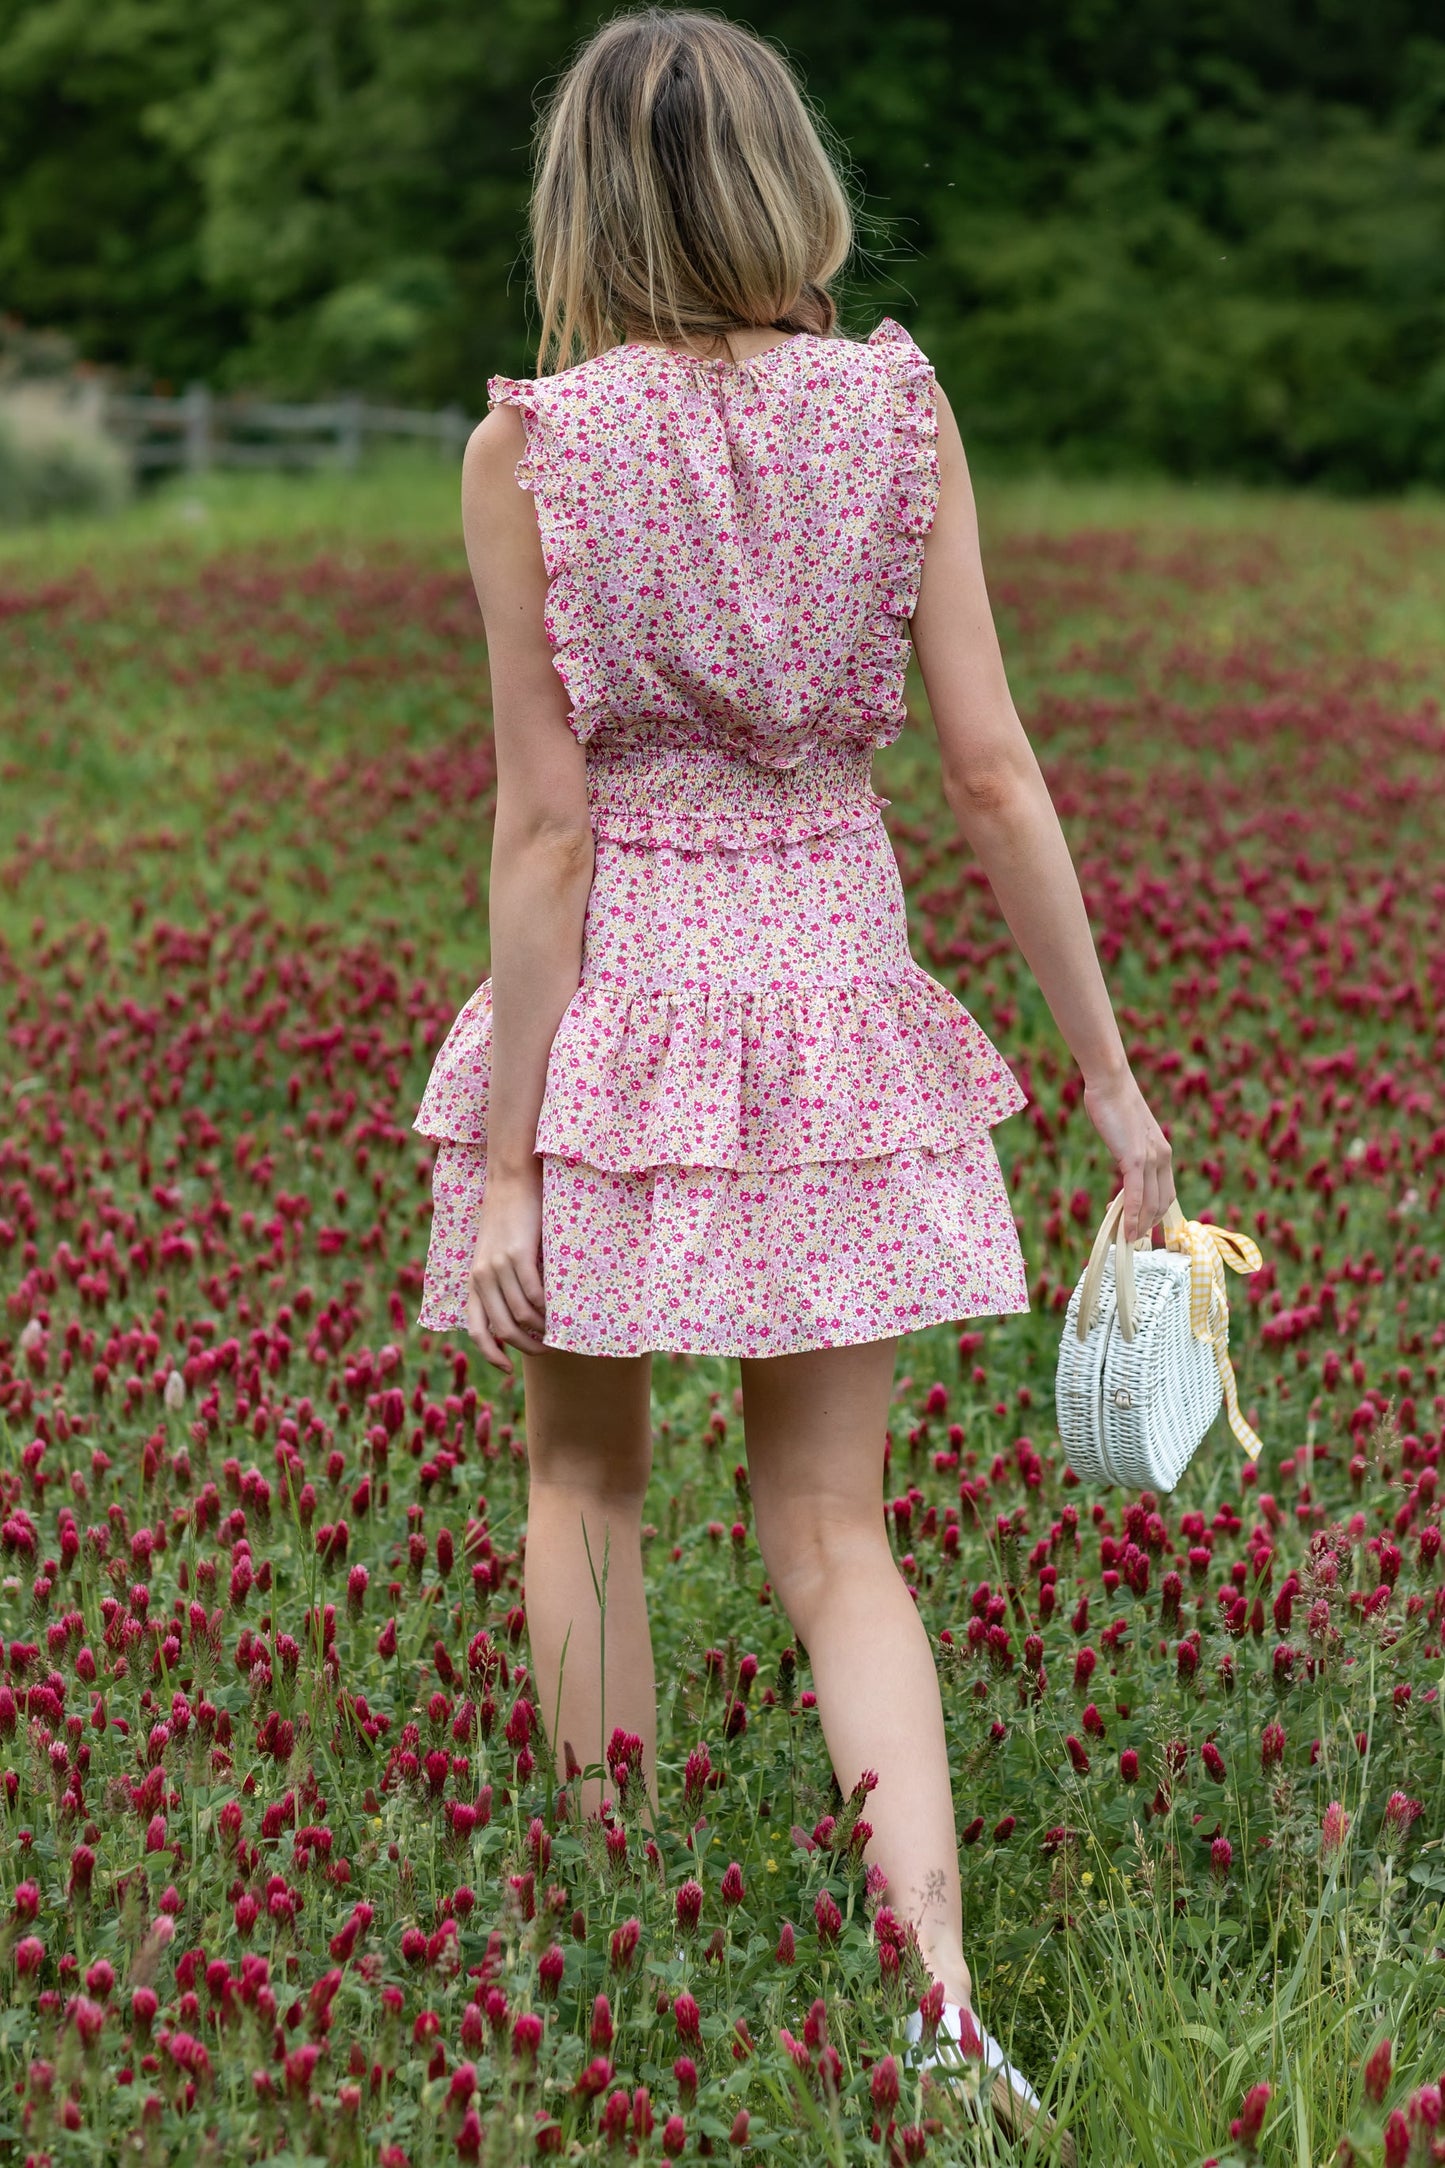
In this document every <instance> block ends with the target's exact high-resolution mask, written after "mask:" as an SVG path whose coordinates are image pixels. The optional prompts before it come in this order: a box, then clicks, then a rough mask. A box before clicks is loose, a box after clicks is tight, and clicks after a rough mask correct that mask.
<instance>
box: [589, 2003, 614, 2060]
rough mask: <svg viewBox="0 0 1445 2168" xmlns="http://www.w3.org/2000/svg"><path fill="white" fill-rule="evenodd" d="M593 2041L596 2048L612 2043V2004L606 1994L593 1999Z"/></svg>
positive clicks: (608, 2046)
mask: <svg viewBox="0 0 1445 2168" xmlns="http://www.w3.org/2000/svg"><path fill="white" fill-rule="evenodd" d="M591 2041H592V2045H593V2047H594V2048H610V2047H611V2045H612V2005H611V2003H610V2002H609V2001H608V2000H607V1997H606V1996H605V1995H596V1996H594V1997H593V2000H592V2031H591Z"/></svg>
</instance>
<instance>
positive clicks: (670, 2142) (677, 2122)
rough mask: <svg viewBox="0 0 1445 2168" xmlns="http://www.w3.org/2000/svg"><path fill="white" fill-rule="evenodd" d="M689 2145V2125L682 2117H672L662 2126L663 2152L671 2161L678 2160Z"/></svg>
mask: <svg viewBox="0 0 1445 2168" xmlns="http://www.w3.org/2000/svg"><path fill="white" fill-rule="evenodd" d="M686 2144H687V2125H686V2123H684V2121H683V2119H682V2117H681V2116H680V2115H670V2116H669V2117H668V2119H667V2121H666V2122H665V2123H664V2124H663V2126H662V2150H663V2152H664V2153H665V2154H666V2155H667V2157H668V2159H669V2160H676V2158H677V2156H678V2154H679V2153H680V2152H681V2151H682V2149H683V2147H684V2146H685V2145H686Z"/></svg>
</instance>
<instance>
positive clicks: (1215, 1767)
mask: <svg viewBox="0 0 1445 2168" xmlns="http://www.w3.org/2000/svg"><path fill="white" fill-rule="evenodd" d="M1199 1758H1200V1760H1201V1761H1202V1762H1203V1764H1204V1766H1205V1768H1206V1769H1207V1770H1208V1771H1209V1774H1210V1775H1211V1776H1212V1777H1213V1779H1214V1781H1215V1783H1216V1784H1222V1783H1223V1782H1224V1775H1225V1771H1224V1756H1223V1755H1222V1754H1221V1753H1220V1751H1219V1749H1218V1747H1217V1746H1216V1745H1215V1743H1214V1741H1213V1740H1212V1739H1206V1740H1205V1742H1204V1744H1203V1746H1202V1747H1201V1748H1200V1749H1199Z"/></svg>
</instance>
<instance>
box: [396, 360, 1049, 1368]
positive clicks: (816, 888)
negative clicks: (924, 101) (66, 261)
mask: <svg viewBox="0 0 1445 2168" xmlns="http://www.w3.org/2000/svg"><path fill="white" fill-rule="evenodd" d="M932 376H933V372H932V368H931V365H930V364H929V362H928V361H927V359H926V358H925V356H924V355H923V354H922V352H921V351H920V349H919V348H918V346H917V345H916V344H915V343H914V341H913V339H912V338H911V337H910V336H909V334H908V333H907V332H906V331H905V330H904V329H903V327H902V326H901V325H900V324H897V323H895V322H894V321H893V319H892V318H891V317H885V318H884V319H883V321H882V322H881V323H880V324H879V325H878V327H877V329H876V330H875V331H874V332H873V333H872V334H871V335H870V336H869V338H867V339H866V340H856V339H847V338H843V337H840V336H832V337H827V338H824V337H816V336H813V335H812V334H808V333H799V334H796V335H794V336H792V337H789V338H786V339H784V340H782V341H781V342H780V343H778V344H777V345H774V346H771V347H768V348H767V349H765V350H764V351H763V352H762V353H760V354H757V355H754V356H752V357H751V358H749V359H746V360H744V361H741V362H733V361H731V360H727V359H722V360H712V359H702V358H700V357H697V356H693V355H687V354H682V353H679V352H677V351H676V350H674V349H670V348H666V347H656V346H649V345H644V344H641V343H638V344H628V345H622V346H616V347H611V348H609V349H608V350H607V351H606V352H605V353H602V354H599V355H596V356H595V357H594V358H592V359H591V360H589V361H585V362H582V363H579V364H578V365H577V366H576V367H574V368H571V369H568V370H564V371H562V372H560V373H559V374H557V375H555V376H551V377H540V378H537V379H534V380H522V379H514V378H510V377H494V378H492V380H491V382H490V384H489V386H488V392H489V396H490V400H491V403H492V404H493V405H498V404H501V403H503V402H509V403H511V404H514V405H516V406H518V407H519V408H520V409H521V412H522V415H523V419H524V425H525V431H526V450H525V454H524V456H523V458H522V459H521V460H520V461H519V462H518V466H517V480H518V482H519V484H520V485H521V486H522V487H523V488H525V489H529V490H531V491H532V493H533V497H534V502H535V507H536V514H537V521H538V527H539V531H540V535H541V542H542V549H543V554H544V557H545V561H546V567H547V572H548V575H549V586H548V593H547V606H546V630H547V636H548V639H549V641H550V643H551V646H552V649H553V663H554V667H555V668H556V670H557V673H558V675H559V677H560V678H561V680H562V683H563V685H564V687H565V689H566V692H567V696H568V701H569V708H570V715H569V721H570V726H571V728H572V730H573V732H574V734H575V736H576V737H577V738H578V740H579V741H580V742H581V743H582V744H583V745H584V746H585V748H586V753H587V788H588V799H589V805H590V810H591V819H592V827H593V832H594V836H595V839H596V851H595V872H594V877H593V884H592V890H591V894H590V897H589V900H588V905H587V916H586V923H585V927H584V932H583V961H582V975H581V983H580V984H579V986H578V988H577V991H576V994H575V995H574V997H573V999H572V1000H571V1002H570V1003H569V1005H568V1008H567V1010H566V1013H565V1014H564V1015H563V1017H562V1020H561V1024H560V1026H559V1028H558V1031H557V1034H556V1037H555V1039H554V1041H553V1045H552V1052H551V1057H550V1061H549V1066H548V1074H547V1084H546V1091H545V1095H544V1098H543V1103H542V1109H541V1114H540V1118H539V1121H538V1124H537V1137H536V1149H537V1152H538V1154H539V1155H540V1157H541V1161H542V1277H543V1287H544V1295H545V1314H546V1325H545V1331H544V1333H543V1339H544V1342H545V1344H546V1345H547V1346H549V1347H556V1348H566V1349H571V1350H574V1351H576V1352H579V1353H584V1354H593V1355H636V1354H641V1353H643V1352H646V1351H648V1350H654V1349H655V1350H664V1351H668V1352H673V1353H681V1354H713V1355H738V1356H747V1357H756V1356H766V1355H782V1354H788V1353H793V1352H796V1351H799V1350H801V1349H805V1348H817V1347H835V1346H846V1345H849V1344H851V1343H854V1342H858V1341H866V1340H873V1339H879V1338H883V1337H887V1336H891V1335H893V1334H898V1333H903V1332H908V1331H911V1330H913V1329H915V1328H917V1327H920V1326H924V1325H930V1324H935V1323H938V1322H941V1321H945V1320H957V1319H961V1318H966V1317H975V1316H983V1315H989V1316H996V1315H1005V1314H1008V1313H1011V1312H1016V1311H1023V1310H1027V1309H1028V1307H1029V1298H1028V1287H1027V1277H1026V1272H1025V1267H1024V1260H1023V1256H1022V1252H1021V1249H1020V1246H1019V1240H1018V1232H1017V1228H1016V1226H1015V1222H1014V1218H1013V1213H1012V1209H1011V1207H1010V1203H1009V1197H1008V1190H1007V1186H1006V1184H1005V1182H1004V1178H1003V1173H1002V1169H1001V1168H1000V1165H999V1161H998V1156H997V1153H996V1151H995V1149H994V1144H993V1138H992V1135H991V1131H992V1129H993V1126H994V1125H995V1124H996V1123H998V1122H1000V1121H1002V1120H1003V1119H1004V1118H1005V1117H1006V1116H1008V1115H1010V1114H1013V1113H1016V1112H1018V1110H1019V1109H1020V1108H1021V1107H1023V1106H1024V1105H1026V1104H1027V1100H1026V1096H1025V1093H1024V1091H1023V1089H1022V1087H1021V1086H1020V1084H1019V1082H1018V1080H1017V1078H1016V1077H1015V1076H1014V1074H1013V1072H1012V1071H1011V1070H1010V1068H1009V1067H1008V1065H1007V1063H1006V1062H1005V1060H1004V1059H1003V1057H1002V1055H1001V1054H1000V1053H999V1051H998V1049H997V1048H996V1047H995V1046H994V1045H993V1044H992V1042H991V1041H990V1039H989V1038H988V1036H987V1035H986V1033H985V1032H984V1031H983V1029H982V1028H981V1026H980V1025H979V1024H978V1023H977V1022H976V1021H975V1020H974V1018H973V1017H972V1016H971V1015H970V1014H969V1012H968V1010H967V1009H965V1008H964V1007H963V1005H962V1004H961V1003H960V1002H959V1001H958V1000H956V999H955V997H954V996H953V995H952V994H951V993H950V992H948V990H947V989H946V988H945V987H943V986H942V985H940V984H939V982H938V981H937V980H936V979H933V978H931V977H929V975H928V974H927V972H925V971H924V970H923V969H922V968H921V967H920V966H919V965H918V964H917V963H916V962H915V961H914V959H913V957H912V955H911V954H910V952H909V946H908V931H907V924H906V919H905V913H904V900H903V889H902V883H901V880H900V877H899V870H898V864H897V860H896V859H895V857H894V854H893V849H892V845H891V844H890V842H889V839H888V835H887V831H886V829H885V828H884V825H883V820H882V810H881V809H882V808H883V807H884V806H885V805H886V804H887V803H888V801H887V799H885V798H882V797H880V796H879V795H878V794H877V792H875V791H874V790H873V788H872V784H871V780H870V771H871V761H872V755H873V751H874V749H875V747H878V746H883V745H888V744H890V743H891V742H892V741H893V739H894V738H896V736H897V735H898V733H899V731H900V729H901V728H902V725H903V722H904V719H905V708H904V700H903V685H904V672H905V669H906V666H907V661H908V656H909V652H910V636H909V626H908V621H909V618H910V617H911V615H912V612H913V610H914V607H915V605H916V602H917V598H918V586H919V579H920V575H921V571H922V564H923V549H924V540H925V537H926V535H927V534H928V531H929V528H930V527H931V525H932V522H933V517H934V513H935V510H936V507H937V500H938V459H937V427H938V424H937V415H936V412H935V409H934V404H933V397H932ZM490 1034H491V1000H490V981H487V982H485V983H484V984H483V985H481V986H480V987H478V989H477V991H476V992H475V993H474V994H473V995H472V997H471V999H470V1000H469V1001H468V1002H467V1004H466V1006H465V1007H464V1008H463V1009H462V1011H461V1013H460V1015H459V1016H458V1017H457V1018H456V1021H455V1022H454V1024H453V1025H452V1027H451V1030H450V1031H449V1033H448V1035H447V1037H446V1040H445V1042H444V1043H443V1045H442V1047H441V1049H440V1051H439V1052H438V1054H437V1056H436V1060H435V1063H434V1065H433V1068H432V1072H431V1077H430V1081H429V1082H428V1084H427V1087H426V1091H425V1094H424V1097H423V1099H422V1102H421V1106H420V1109H419V1111H418V1113H417V1116H416V1121H415V1125H414V1126H415V1127H416V1128H417V1129H418V1130H419V1131H421V1133H422V1134H423V1135H425V1136H427V1137H432V1138H435V1139H437V1140H438V1150H437V1154H436V1160H435V1165H434V1171H433V1178H432V1196H433V1215H432V1228H431V1238H430V1245H429V1250H428V1256H427V1262H426V1277H425V1285H424V1291H423V1301H422V1306H421V1311H420V1315H419V1317H418V1323H419V1324H420V1325H422V1326H424V1327H428V1328H429V1329H431V1330H432V1331H434V1332H443V1333H447V1332H457V1331H465V1329H466V1308H465V1306H466V1295H467V1282H468V1275H469V1271H470V1266H471V1259H472V1251H473V1247H474V1244H475V1240H476V1230H477V1223H478V1215H479V1212H480V1208H481V1198H482V1188H483V1183H484V1181H485V1178H486V1133H487V1085H488V1074H489V1058H490Z"/></svg>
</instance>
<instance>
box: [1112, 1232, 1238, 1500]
mask: <svg viewBox="0 0 1445 2168" xmlns="http://www.w3.org/2000/svg"><path fill="white" fill-rule="evenodd" d="M1161 1224H1162V1225H1163V1228H1164V1247H1165V1248H1166V1249H1169V1250H1178V1251H1180V1252H1182V1253H1183V1254H1184V1255H1185V1256H1187V1257H1188V1259H1189V1329H1190V1331H1191V1332H1192V1333H1193V1334H1194V1337H1195V1339H1196V1340H1208V1341H1210V1342H1211V1343H1212V1344H1213V1347H1214V1354H1215V1360H1216V1361H1217V1363H1218V1365H1219V1382H1220V1384H1221V1386H1222V1387H1223V1390H1224V1399H1225V1404H1226V1407H1227V1409H1228V1412H1229V1427H1230V1429H1231V1430H1232V1431H1233V1432H1234V1435H1235V1436H1236V1438H1238V1440H1239V1442H1240V1444H1241V1445H1242V1446H1243V1447H1244V1450H1245V1452H1246V1453H1248V1455H1249V1457H1250V1459H1251V1460H1257V1459H1258V1458H1259V1455H1260V1452H1261V1450H1262V1441H1261V1440H1260V1438H1259V1436H1258V1434H1257V1433H1256V1432H1255V1431H1254V1430H1253V1429H1251V1427H1250V1425H1249V1424H1248V1423H1247V1422H1246V1421H1245V1419H1244V1416H1243V1415H1242V1414H1241V1412H1240V1407H1239V1392H1238V1388H1237V1387H1236V1384H1235V1379H1234V1365H1233V1364H1232V1363H1231V1361H1230V1359H1229V1294H1228V1290H1227V1288H1226V1286H1225V1280H1224V1267H1225V1266H1226V1265H1228V1266H1229V1268H1230V1270H1231V1271H1232V1272H1258V1271H1259V1270H1260V1268H1261V1266H1262V1265H1263V1263H1264V1260H1263V1258H1262V1257H1261V1256H1260V1253H1259V1246H1258V1244H1257V1243H1255V1242H1252V1241H1251V1240H1250V1238H1249V1236H1248V1235H1246V1234H1239V1233H1236V1232H1235V1231H1234V1230H1233V1229H1231V1228H1228V1227H1215V1226H1213V1225H1210V1224H1208V1223H1206V1222H1204V1221H1202V1220H1191V1219H1186V1218H1185V1217H1184V1214H1183V1212H1182V1211H1181V1210H1180V1208H1179V1200H1178V1198H1177V1197H1171V1199H1170V1200H1169V1203H1168V1205H1167V1206H1166V1207H1165V1209H1164V1213H1163V1217H1162V1222H1161ZM1111 1237H1112V1238H1113V1242H1114V1293H1115V1298H1116V1302H1117V1305H1118V1312H1119V1330H1120V1332H1121V1333H1122V1334H1123V1336H1124V1338H1125V1339H1126V1340H1132V1339H1133V1337H1134V1328H1135V1322H1136V1317H1137V1300H1136V1293H1135V1285H1134V1252H1135V1251H1136V1250H1147V1249H1151V1248H1152V1247H1153V1244H1152V1242H1151V1240H1150V1236H1149V1235H1147V1234H1145V1235H1140V1236H1139V1238H1138V1239H1137V1241H1134V1242H1126V1241H1125V1240H1124V1192H1123V1191H1122V1190H1120V1191H1119V1194H1118V1195H1117V1196H1116V1197H1113V1198H1111V1199H1110V1202H1109V1205H1108V1208H1107V1210H1106V1211H1105V1213H1104V1217H1103V1219H1102V1220H1101V1221H1100V1223H1099V1231H1098V1233H1097V1234H1096V1235H1095V1237H1094V1246H1093V1248H1092V1249H1091V1250H1090V1252H1089V1263H1088V1267H1087V1269H1086V1271H1085V1273H1084V1279H1083V1285H1082V1288H1081V1290H1080V1294H1079V1310H1078V1318H1077V1321H1076V1324H1075V1330H1076V1332H1077V1333H1078V1336H1079V1338H1080V1339H1081V1340H1087V1338H1088V1336H1089V1332H1090V1329H1091V1328H1092V1326H1093V1323H1094V1319H1095V1316H1096V1314H1097V1311H1098V1309H1099V1305H1100V1298H1101V1293H1102V1283H1103V1278H1104V1259H1105V1257H1106V1255H1107V1254H1108V1249H1109V1242H1110V1238H1111Z"/></svg>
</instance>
